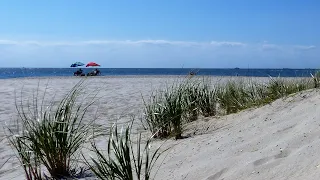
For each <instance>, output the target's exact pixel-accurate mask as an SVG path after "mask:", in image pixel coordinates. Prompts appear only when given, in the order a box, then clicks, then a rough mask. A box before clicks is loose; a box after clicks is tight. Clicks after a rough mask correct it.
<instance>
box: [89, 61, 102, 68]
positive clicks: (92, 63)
mask: <svg viewBox="0 0 320 180" xmlns="http://www.w3.org/2000/svg"><path fill="white" fill-rule="evenodd" d="M89 66H100V65H99V64H97V63H95V62H89V63H88V64H87V65H86V67H89Z"/></svg>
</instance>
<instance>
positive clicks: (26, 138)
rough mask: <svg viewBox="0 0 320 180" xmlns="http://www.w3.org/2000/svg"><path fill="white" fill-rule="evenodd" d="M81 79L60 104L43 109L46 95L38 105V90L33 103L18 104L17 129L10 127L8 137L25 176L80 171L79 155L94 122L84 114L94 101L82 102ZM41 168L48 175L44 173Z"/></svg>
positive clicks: (57, 175)
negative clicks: (80, 99)
mask: <svg viewBox="0 0 320 180" xmlns="http://www.w3.org/2000/svg"><path fill="white" fill-rule="evenodd" d="M81 85H82V82H79V83H78V84H76V85H75V86H74V88H72V89H71V91H70V92H68V93H67V94H66V95H65V96H64V97H63V98H62V99H61V101H59V103H58V104H56V103H53V102H52V103H50V104H49V106H48V107H46V108H44V107H43V106H44V96H45V95H44V96H43V99H41V104H39V97H38V93H37V94H36V96H34V97H33V102H32V103H31V104H30V103H28V104H23V101H22V100H21V102H20V104H18V103H16V107H17V111H18V115H19V120H18V123H17V129H18V131H15V130H13V129H9V131H10V133H11V136H9V140H10V142H11V145H12V147H13V148H14V149H15V151H17V157H18V158H19V160H20V163H21V165H22V167H23V168H24V171H25V175H26V179H28V180H29V179H43V178H44V177H49V178H53V179H61V178H68V177H74V176H76V175H77V173H79V171H81V169H78V168H77V166H76V162H77V160H78V159H77V155H78V153H79V152H80V150H81V148H82V145H83V144H84V143H85V142H86V141H87V140H88V138H89V137H90V134H89V132H90V129H91V124H92V122H84V116H85V114H86V112H87V110H88V108H89V107H90V105H91V104H92V102H89V103H88V104H84V103H82V102H79V96H80V94H81V90H82V86H81ZM42 168H43V169H44V170H45V172H48V174H42V173H43V172H42Z"/></svg>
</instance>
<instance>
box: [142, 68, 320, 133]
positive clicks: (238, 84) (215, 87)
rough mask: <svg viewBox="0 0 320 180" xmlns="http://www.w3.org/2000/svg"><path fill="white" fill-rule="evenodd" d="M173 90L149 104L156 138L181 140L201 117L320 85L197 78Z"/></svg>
mask: <svg viewBox="0 0 320 180" xmlns="http://www.w3.org/2000/svg"><path fill="white" fill-rule="evenodd" d="M319 74H320V73H319ZM319 76H320V75H319ZM169 86H170V85H169ZM170 87H171V88H169V89H166V90H165V91H164V92H162V91H156V92H154V94H153V95H152V96H151V98H150V100H149V101H147V102H146V101H145V107H144V109H145V122H146V123H147V124H148V125H149V129H150V131H151V132H152V133H156V134H157V135H158V136H155V137H160V138H166V137H171V136H175V137H176V139H179V138H181V137H182V133H183V126H184V125H185V124H186V123H188V122H190V121H194V120H196V119H197V118H198V117H199V116H204V117H208V116H216V115H227V114H231V113H236V112H239V111H241V110H244V109H247V108H251V107H257V106H262V105H265V104H268V103H271V102H273V101H275V100H276V99H279V98H283V97H286V96H288V95H290V94H293V93H296V92H300V91H303V90H306V89H311V88H314V87H317V86H315V84H314V82H313V81H312V78H297V79H284V78H280V77H276V78H271V77H270V78H269V80H268V81H266V82H258V81H254V80H241V79H237V80H229V81H227V82H224V83H216V84H212V83H210V82H209V81H204V80H201V79H195V80H192V81H191V80H188V81H183V82H180V83H178V84H177V83H174V84H172V85H171V86H170ZM176 127H178V128H176ZM177 135H178V136H177Z"/></svg>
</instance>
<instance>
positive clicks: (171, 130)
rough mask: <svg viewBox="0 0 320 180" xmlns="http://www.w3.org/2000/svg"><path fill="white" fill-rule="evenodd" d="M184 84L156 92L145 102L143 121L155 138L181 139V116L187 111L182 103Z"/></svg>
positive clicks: (183, 102)
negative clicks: (172, 137)
mask: <svg viewBox="0 0 320 180" xmlns="http://www.w3.org/2000/svg"><path fill="white" fill-rule="evenodd" d="M185 85H186V84H184V83H183V84H179V85H175V84H174V85H172V86H169V87H167V88H166V89H165V90H164V91H158V92H157V93H155V94H154V95H153V96H151V98H150V101H149V102H145V103H144V104H145V109H144V111H145V113H144V114H145V121H146V124H147V125H148V127H149V129H150V130H151V132H152V133H153V134H156V135H155V137H160V138H165V137H171V136H174V137H175V138H176V139H180V138H182V135H181V134H182V125H183V122H182V121H183V116H184V113H186V112H187V111H186V110H187V107H186V105H185V101H184V99H183V98H184V93H185V89H186V88H185V87H186V86H185Z"/></svg>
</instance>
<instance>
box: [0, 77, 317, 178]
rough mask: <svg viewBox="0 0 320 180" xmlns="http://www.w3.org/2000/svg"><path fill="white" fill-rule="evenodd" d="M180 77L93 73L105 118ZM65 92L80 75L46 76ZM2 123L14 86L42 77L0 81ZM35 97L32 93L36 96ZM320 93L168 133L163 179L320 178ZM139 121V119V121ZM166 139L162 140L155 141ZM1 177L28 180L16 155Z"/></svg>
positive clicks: (5, 154) (136, 109) (116, 116)
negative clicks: (174, 136) (172, 136)
mask: <svg viewBox="0 0 320 180" xmlns="http://www.w3.org/2000/svg"><path fill="white" fill-rule="evenodd" d="M176 79H177V78H176V77H166V76H163V77H104V78H90V79H89V81H88V84H87V88H88V89H96V88H100V89H101V91H100V93H99V105H98V106H99V117H98V123H99V124H105V125H107V124H110V123H112V122H114V121H119V122H125V121H127V120H129V119H130V115H136V116H137V117H138V116H139V114H141V110H142V105H143V104H142V103H143V102H142V99H141V96H148V95H150V92H151V91H152V89H156V88H159V87H161V86H163V85H164V84H165V83H166V82H168V81H169V82H172V81H175V80H176ZM47 82H48V86H47V94H48V95H50V96H51V95H56V96H57V97H56V98H57V99H58V98H59V96H61V95H62V94H64V93H65V92H67V91H68V90H69V89H70V88H71V87H72V86H73V85H74V84H76V83H77V82H78V79H77V78H71V77H70V78H50V79H47V78H44V79H40V90H41V92H43V91H44V87H46V86H44V84H46V83H47ZM0 83H1V87H0V94H1V100H0V103H1V106H0V126H1V128H4V127H5V126H8V125H9V126H10V124H12V123H13V121H14V120H15V118H16V113H15V103H14V102H15V99H16V98H15V93H14V91H15V90H16V91H17V92H20V90H21V89H22V87H23V93H24V94H25V96H28V95H32V93H33V92H34V89H37V86H38V83H39V78H33V79H30V78H27V79H10V80H0ZM29 97H30V96H29ZM319 105H320V93H319V92H317V91H316V90H310V91H305V92H302V93H299V94H297V95H294V96H292V97H288V98H286V99H280V100H277V101H276V102H274V103H272V104H270V105H266V106H263V107H260V108H256V109H251V110H245V111H243V112H240V113H237V114H232V115H228V116H223V117H220V118H206V119H200V120H198V121H196V122H193V123H191V124H189V125H188V126H187V127H186V134H191V137H189V138H187V139H183V140H178V141H175V140H168V141H166V142H165V146H168V147H171V149H170V151H168V154H167V156H163V157H165V160H164V162H163V164H162V166H161V167H160V169H159V171H158V174H157V176H156V179H157V180H160V179H163V180H171V179H177V180H180V179H181V180H182V179H185V180H194V179H199V180H200V179H203V180H218V179H224V180H235V179H301V180H302V179H319V178H320V154H319V153H318V152H319V148H320V139H319V138H320V106H319ZM136 127H137V128H138V127H139V126H138V125H137V126H136ZM4 137H5V134H4V133H3V131H1V133H0V138H1V139H2V141H1V147H0V166H1V164H3V163H4V162H5V161H6V160H7V159H8V158H9V157H11V156H12V155H13V151H12V150H11V149H10V147H9V145H8V143H7V141H6V140H5V139H4ZM161 143H163V141H158V140H157V141H155V142H154V145H155V146H156V145H158V144H161ZM0 179H24V175H23V171H22V168H20V167H19V163H18V162H17V160H16V159H14V158H12V159H10V160H9V161H8V162H7V163H6V164H5V165H4V167H3V168H2V169H1V170H0Z"/></svg>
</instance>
